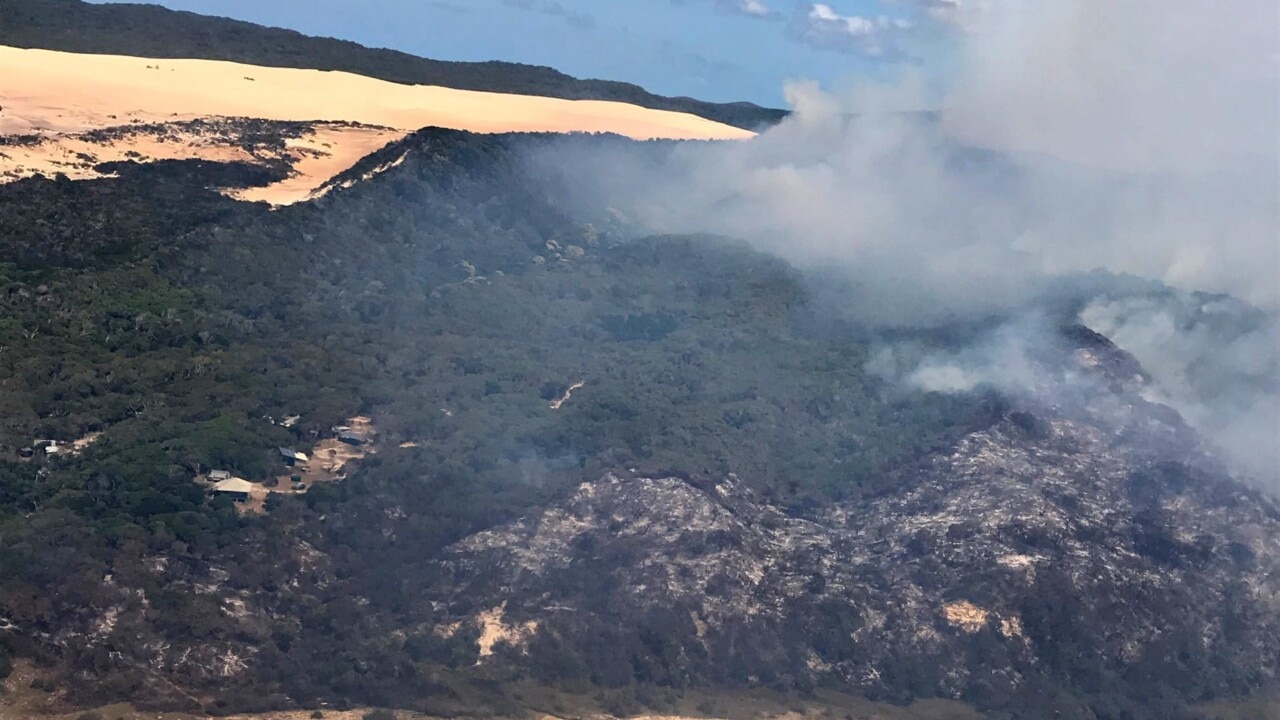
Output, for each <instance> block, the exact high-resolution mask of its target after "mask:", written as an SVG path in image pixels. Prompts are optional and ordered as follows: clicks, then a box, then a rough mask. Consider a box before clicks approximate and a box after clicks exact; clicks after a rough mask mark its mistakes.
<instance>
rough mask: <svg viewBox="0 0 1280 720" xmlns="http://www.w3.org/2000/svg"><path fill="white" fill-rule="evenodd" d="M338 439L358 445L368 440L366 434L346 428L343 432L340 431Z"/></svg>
mask: <svg viewBox="0 0 1280 720" xmlns="http://www.w3.org/2000/svg"><path fill="white" fill-rule="evenodd" d="M338 440H339V441H341V442H344V443H346V444H348V445H356V446H360V445H363V444H365V442H366V440H365V437H364V435H362V434H361V433H358V432H356V431H354V430H344V431H342V432H339V433H338Z"/></svg>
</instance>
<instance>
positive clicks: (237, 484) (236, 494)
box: [213, 477, 253, 503]
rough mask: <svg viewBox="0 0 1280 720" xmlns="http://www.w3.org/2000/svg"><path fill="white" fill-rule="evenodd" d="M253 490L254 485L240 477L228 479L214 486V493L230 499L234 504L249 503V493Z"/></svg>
mask: <svg viewBox="0 0 1280 720" xmlns="http://www.w3.org/2000/svg"><path fill="white" fill-rule="evenodd" d="M252 490H253V483H251V482H249V481H248V480H245V479H243V478H238V477H233V478H227V479H226V480H223V481H222V482H220V483H218V484H217V485H214V486H213V491H214V492H215V493H217V494H219V495H223V496H226V497H229V498H231V500H232V501H233V502H241V503H242V502H248V500H249V493H250V492H251V491H252Z"/></svg>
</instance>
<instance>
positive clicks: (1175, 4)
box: [561, 0, 1280, 471]
mask: <svg viewBox="0 0 1280 720" xmlns="http://www.w3.org/2000/svg"><path fill="white" fill-rule="evenodd" d="M980 5H981V7H982V8H983V12H981V13H975V14H969V15H966V16H965V17H964V22H963V23H959V22H957V23H956V26H957V27H961V26H962V27H963V33H962V34H963V42H962V44H963V48H962V50H961V52H960V61H959V64H958V72H957V74H956V76H955V77H954V78H953V79H952V80H951V81H950V83H949V86H948V87H949V89H948V90H947V92H946V94H945V98H944V100H943V101H942V102H941V104H940V106H939V104H938V103H937V102H936V100H931V98H934V97H935V94H934V93H933V92H932V91H931V90H930V88H931V83H930V82H929V81H928V80H927V79H926V78H925V76H924V75H923V73H922V72H921V71H920V70H919V69H915V68H911V69H907V70H905V71H903V72H902V73H901V74H900V75H899V78H898V80H897V81H896V82H894V83H892V84H887V85H885V84H875V83H860V84H854V85H853V86H852V87H850V88H849V89H848V90H846V91H845V92H841V93H839V94H833V93H828V92H824V91H822V90H821V89H819V88H818V87H817V86H815V85H813V84H808V83H796V84H794V85H792V86H791V87H789V88H788V91H787V92H788V98H789V101H790V103H791V105H792V107H793V109H794V113H793V115H792V116H791V117H789V118H788V119H787V120H786V121H784V122H783V123H781V124H780V125H778V126H777V127H774V128H772V129H770V130H768V131H767V132H764V133H763V134H761V135H760V136H759V137H757V138H756V139H754V140H751V141H748V142H743V143H731V144H698V145H693V144H691V145H683V146H680V147H677V148H675V149H674V150H673V151H671V152H670V153H668V154H666V155H664V156H663V157H662V158H661V159H658V160H655V159H654V158H653V156H652V154H649V155H645V154H643V153H641V154H638V155H637V154H628V153H626V152H621V153H619V154H615V155H608V154H606V155H605V156H600V155H595V156H592V157H577V158H574V159H573V162H574V163H575V165H574V167H573V168H572V169H571V170H570V171H569V172H572V173H574V174H576V175H577V176H578V177H579V178H581V179H582V180H583V184H584V186H588V187H589V189H590V192H591V193H594V194H595V198H596V199H597V200H605V201H606V202H608V203H610V204H611V205H612V206H613V207H615V208H617V209H618V210H620V211H621V212H622V213H624V214H625V215H627V216H628V217H631V218H633V219H636V220H638V221H639V222H640V223H641V224H643V225H645V226H647V227H648V228H650V229H653V230H655V231H666V232H695V231H698V232H714V233H722V234H726V235H732V236H737V237H742V238H746V239H748V240H750V241H752V242H753V243H754V244H755V245H756V246H757V247H759V248H761V249H764V250H768V251H771V252H774V253H777V254H779V255H781V256H783V257H785V258H787V259H788V260H790V261H791V262H793V263H794V264H796V265H798V266H800V267H802V268H817V269H821V270H822V271H824V272H826V273H828V274H830V273H839V274H842V275H843V276H844V277H845V278H846V279H847V285H848V287H849V288H850V292H849V293H848V294H847V296H846V298H845V303H846V308H845V309H846V311H848V312H850V313H851V314H853V315H855V316H857V317H858V318H859V319H861V320H863V321H864V322H866V323H869V324H877V325H883V326H908V327H927V326H938V325H943V324H946V323H948V322H950V321H952V320H956V319H962V320H967V319H975V318H981V317H994V316H1004V317H1009V316H1014V315H1017V314H1018V312H1019V310H1020V308H1022V307H1023V306H1025V305H1028V304H1031V303H1033V302H1035V301H1036V300H1037V299H1042V298H1043V295H1044V293H1045V291H1046V287H1048V286H1050V285H1053V284H1055V283H1056V284H1061V282H1062V279H1063V278H1067V277H1072V276H1076V275H1078V274H1083V273H1089V272H1091V271H1094V270H1102V271H1106V272H1107V273H1110V274H1112V275H1120V274H1130V275H1134V276H1138V277H1140V278H1147V279H1150V280H1154V281H1159V282H1162V283H1166V284H1168V285H1169V286H1172V287H1175V288H1180V289H1182V290H1186V291H1206V292H1213V293H1226V294H1229V295H1231V296H1233V297H1236V298H1240V299H1242V300H1245V301H1247V302H1249V303H1252V304H1254V305H1255V306H1257V307H1258V308H1261V309H1262V311H1263V312H1265V313H1272V314H1274V313H1276V312H1277V311H1278V310H1280V220H1278V216H1280V191H1278V187H1280V185H1278V183H1277V163H1278V159H1280V72H1278V52H1277V51H1278V49H1280V39H1278V38H1277V32H1278V30H1280V22H1278V21H1280V6H1277V4H1276V3H1274V2H1273V0H1235V1H1234V2H1231V3H1226V4H1224V3H1212V2H1207V1H1205V0H1161V1H1157V0H1126V2H1120V3H1114V2H1093V1H1092V0H1053V1H1052V2H1047V1H1038V0H1028V1H1027V2H1013V1H1006V2H989V3H985V2H984V3H981V4H980ZM977 6H978V4H966V7H977ZM958 7H959V6H958ZM939 107H940V109H939ZM928 109H932V110H933V111H934V112H930V113H917V112H911V111H917V110H928ZM564 157H565V156H561V159H562V160H563V158H564ZM1174 296H1175V295H1174V294H1170V295H1169V296H1168V297H1174ZM1116 302H1119V301H1117V300H1115V299H1114V298H1111V299H1108V298H1100V299H1098V300H1097V301H1096V302H1095V303H1093V304H1092V305H1091V306H1090V308H1089V310H1088V311H1087V312H1086V313H1085V317H1084V318H1083V319H1084V321H1086V322H1087V323H1092V324H1094V325H1095V326H1096V327H1097V329H1098V330H1099V331H1101V332H1104V333H1109V334H1112V335H1114V336H1115V338H1114V339H1115V340H1116V341H1117V343H1118V344H1119V345H1120V346H1121V347H1123V348H1125V349H1128V350H1130V351H1132V352H1134V353H1135V354H1136V355H1137V357H1138V358H1139V360H1140V361H1142V362H1144V363H1146V364H1147V365H1148V366H1149V369H1150V371H1151V374H1152V375H1153V376H1154V380H1155V382H1156V383H1157V384H1159V386H1160V387H1162V388H1165V390H1164V392H1165V393H1166V395H1167V397H1168V398H1169V399H1170V400H1171V402H1173V403H1174V404H1175V406H1177V407H1179V409H1180V410H1182V411H1183V412H1184V414H1185V415H1187V416H1188V417H1189V418H1190V419H1191V420H1192V421H1193V422H1194V423H1196V424H1197V425H1198V426H1199V427H1200V428H1201V429H1204V430H1207V431H1210V432H1211V434H1212V436H1213V437H1214V438H1215V439H1216V440H1218V442H1219V443H1220V444H1221V445H1223V446H1224V447H1226V448H1228V449H1231V450H1236V451H1237V455H1238V456H1239V457H1242V458H1245V457H1247V458H1249V460H1248V466H1249V467H1250V468H1255V469H1256V468H1259V467H1261V466H1262V465H1264V464H1265V463H1266V462H1268V461H1267V460H1266V459H1265V458H1264V459H1262V460H1259V458H1258V455H1259V453H1258V452H1256V450H1257V449H1258V448H1259V447H1262V448H1273V447H1275V446H1277V445H1280V442H1277V440H1276V439H1277V437H1280V402H1277V399H1276V398H1277V394H1276V392H1275V386H1274V383H1271V384H1270V385H1268V384H1267V383H1265V382H1260V380H1267V379H1271V380H1274V377H1275V373H1276V362H1275V361H1276V357H1277V356H1278V353H1277V351H1276V347H1277V344H1278V343H1280V333H1278V331H1277V328H1280V324H1277V323H1276V322H1275V321H1274V320H1272V321H1266V322H1259V323H1256V327H1254V328H1252V329H1250V330H1249V331H1248V332H1244V333H1242V334H1241V335H1239V336H1238V337H1234V336H1233V337H1232V338H1231V340H1230V341H1229V342H1214V343H1206V342H1205V338H1206V337H1210V336H1211V335H1212V333H1209V334H1206V333H1207V332H1208V331H1206V330H1204V327H1206V324H1208V325H1211V324H1212V323H1213V322H1214V316H1213V314H1212V313H1203V312H1202V313H1200V314H1198V315H1197V316H1196V317H1197V318H1198V320H1197V323H1198V324H1194V323H1193V324H1190V325H1188V324H1187V323H1185V322H1173V321H1172V320H1170V318H1175V317H1181V316H1180V315H1179V314H1178V313H1174V312H1172V311H1171V312H1169V313H1165V314H1163V315H1162V311H1161V310H1160V308H1159V307H1158V306H1157V307H1155V308H1154V309H1150V310H1147V311H1139V310H1138V309H1135V308H1133V307H1122V306H1120V305H1117V304H1115V303H1116ZM1150 302H1153V303H1155V302H1156V301H1155V300H1151V301H1150ZM1108 303H1111V304H1108ZM1166 316H1167V317H1166ZM1224 337H1225V336H1224ZM1221 339H1222V338H1221V337H1219V340H1221ZM1208 357H1212V358H1213V362H1212V364H1213V365H1214V367H1216V368H1217V370H1215V371H1214V372H1212V373H1209V375H1212V376H1213V377H1214V378H1215V381H1214V382H1216V383H1217V384H1216V385H1215V384H1214V383H1210V382H1207V381H1206V380H1205V379H1204V378H1205V377H1207V375H1206V374H1205V372H1201V371H1202V370H1203V369H1204V368H1206V367H1208V365H1207V364H1206V363H1207V361H1206V358H1208ZM992 359H993V363H987V365H986V366H987V367H999V364H998V362H995V361H1002V362H1006V364H1005V365H1004V366H1003V368H1002V370H1001V372H1005V373H1006V374H1007V373H1008V372H1011V371H1016V372H1020V371H1018V370H1017V369H1016V363H1015V364H1014V365H1010V364H1008V363H1012V362H1013V361H1014V360H1016V357H1012V358H1011V357H1001V358H992ZM982 367H984V365H983V363H966V364H964V368H965V369H964V370H963V371H961V370H958V369H957V368H956V367H955V366H941V365H940V366H936V367H928V366H921V367H920V368H918V370H917V371H916V372H915V374H914V375H913V376H912V377H913V378H914V380H913V382H915V383H916V384H917V385H921V386H930V387H935V388H937V389H944V388H946V387H953V388H957V389H958V388H962V387H965V386H971V385H972V384H974V383H980V382H982V381H983V378H982V377H980V376H976V375H974V373H979V375H980V374H981V373H982V372H987V371H983V370H980V369H978V368H982ZM1196 369H1199V370H1197V371H1196V372H1193V370H1196ZM1229 369H1240V370H1241V371H1240V372H1234V371H1232V372H1228V370H1229ZM1268 374H1270V378H1268V377H1267V376H1268ZM1193 375H1194V376H1196V377H1199V378H1200V380H1198V381H1197V382H1196V383H1191V382H1190V381H1189V380H1187V378H1188V377H1190V376H1193ZM1237 381H1240V382H1237ZM1193 390H1194V391H1193ZM1250 448H1252V450H1250ZM1270 453H1271V456H1272V458H1271V459H1272V460H1274V459H1275V458H1274V454H1275V451H1270ZM1272 471H1274V464H1273V466H1272Z"/></svg>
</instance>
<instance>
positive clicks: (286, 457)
mask: <svg viewBox="0 0 1280 720" xmlns="http://www.w3.org/2000/svg"><path fill="white" fill-rule="evenodd" d="M277 449H278V450H279V451H280V459H281V460H283V461H284V464H285V465H288V466H289V467H293V466H294V465H297V464H298V463H305V462H306V461H307V454H306V453H300V452H298V451H297V450H294V449H293V448H277Z"/></svg>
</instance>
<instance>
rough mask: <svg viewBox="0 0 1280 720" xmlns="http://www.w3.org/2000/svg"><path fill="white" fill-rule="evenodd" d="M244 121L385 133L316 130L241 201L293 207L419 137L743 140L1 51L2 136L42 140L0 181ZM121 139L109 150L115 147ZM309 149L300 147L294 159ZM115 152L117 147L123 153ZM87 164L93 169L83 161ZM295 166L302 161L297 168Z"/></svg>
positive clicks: (617, 121)
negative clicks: (90, 135) (403, 140)
mask: <svg viewBox="0 0 1280 720" xmlns="http://www.w3.org/2000/svg"><path fill="white" fill-rule="evenodd" d="M219 117H245V118H261V119H267V120H277V121H346V122H356V123H362V124H366V125H373V126H380V127H381V128H385V129H383V130H378V131H371V130H369V129H352V128H346V129H343V128H333V127H327V128H325V132H324V133H323V134H322V135H323V136H321V134H316V135H314V136H311V137H310V139H300V140H297V141H295V146H297V147H298V149H299V150H300V152H299V153H296V154H297V155H298V158H297V159H299V160H300V162H297V163H294V172H295V174H294V176H293V177H292V178H290V180H288V181H286V182H285V183H280V184H277V186H272V187H270V188H265V189H256V190H253V191H252V192H250V193H246V194H245V195H246V196H247V197H252V198H253V199H265V200H269V201H271V202H277V203H280V202H292V201H294V200H298V199H301V198H303V197H306V196H307V194H308V193H309V192H310V191H311V190H313V189H314V188H316V187H318V186H319V185H320V184H321V183H322V182H323V181H325V180H327V179H328V178H329V177H331V176H332V175H334V174H336V173H337V172H338V171H340V170H343V169H345V168H347V167H349V166H350V165H352V164H353V163H354V162H355V161H356V160H357V159H359V158H360V157H363V156H364V155H365V154H367V153H368V152H370V151H371V150H372V149H376V146H380V145H381V144H385V142H389V141H391V140H394V139H396V138H398V137H401V136H403V135H404V134H405V133H407V132H409V131H412V130H416V129H418V128H420V127H426V126H431V125H433V126H438V127H446V128H453V129H458V130H470V131H472V132H483V133H496V132H516V131H528V132H612V133H618V134H620V135H625V136H628V137H631V138H636V139H654V138H666V139H688V140H727V139H745V138H748V137H751V136H752V133H750V132H748V131H745V130H740V129H738V128H734V127H731V126H729V125H724V124H722V123H717V122H713V121H711V120H706V119H704V118H700V117H697V116H694V115H689V114H687V113H679V112H670V111H665V110H651V109H648V108H641V107H638V106H635V105H628V104H626V103H618V102H606V101H595V100H561V99H557V98H545V97H534V96H528V95H506V94H501V93H486V92H476V91H471V90H455V89H452V88H442V87H432V86H423V85H400V84H397V83H391V82H386V81H383V80H375V79H373V78H368V77H364V76H361V75H354V74H351V73H345V72H325V71H319V70H298V69H291V68H269V67H261V66H255V65H244V64H240V63H232V62H222V61H214V60H152V59H147V58H138V57H127V56H118V55H86V54H76V53H65V52H55V51H50V50H24V49H18V48H12V47H4V46H0V135H27V134H35V135H39V136H41V139H40V141H39V142H36V143H27V144H25V145H22V146H16V145H8V146H4V145H0V180H4V179H12V178H15V177H22V176H27V175H31V174H35V173H44V174H50V173H53V172H63V173H66V174H68V175H69V176H72V177H91V176H92V175H93V171H92V164H94V162H101V161H105V160H110V159H121V158H120V157H118V156H123V155H124V152H125V151H124V150H118V151H117V150H112V149H111V148H110V147H108V145H104V143H102V142H101V141H99V142H98V143H97V145H94V146H92V147H90V146H89V145H92V144H93V143H88V144H86V141H85V140H84V139H83V137H76V136H82V135H83V133H85V132H86V131H91V130H97V129H102V128H113V127H119V126H130V125H142V124H155V123H175V122H183V121H191V120H195V119H200V118H219ZM117 139H118V138H117ZM130 142H131V143H132V144H131V145H130V147H129V148H128V150H129V151H132V152H133V153H136V155H130V156H129V157H138V156H140V157H142V158H153V157H156V158H159V157H165V158H184V157H207V158H209V159H229V158H230V159H237V158H240V156H241V155H243V151H242V150H239V149H238V148H239V146H238V143H237V142H236V141H235V140H228V141H225V142H218V141H216V139H213V138H209V137H205V138H203V139H202V140H201V141H200V142H194V143H191V144H184V143H182V142H177V141H174V140H173V139H172V138H170V139H169V140H168V141H166V142H158V141H156V140H154V139H150V140H148V139H146V138H134V139H133V140H131V141H130ZM303 146H306V147H303ZM121 147H123V146H121ZM91 158H92V159H94V160H91ZM301 160H305V162H302V161H301Z"/></svg>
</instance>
